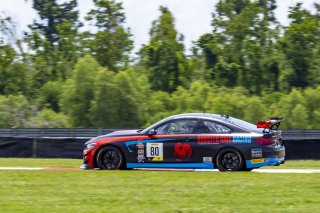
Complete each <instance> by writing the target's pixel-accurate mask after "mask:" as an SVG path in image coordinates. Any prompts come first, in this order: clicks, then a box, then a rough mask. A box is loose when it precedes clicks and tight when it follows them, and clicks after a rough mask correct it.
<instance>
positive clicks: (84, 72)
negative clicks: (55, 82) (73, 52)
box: [61, 55, 101, 127]
mask: <svg viewBox="0 0 320 213" xmlns="http://www.w3.org/2000/svg"><path fill="white" fill-rule="evenodd" d="M100 69H101V67H100V66H99V63H98V62H97V61H96V60H95V59H94V58H93V57H92V56H90V55H86V56H84V57H82V58H80V59H79V60H78V62H77V63H76V65H75V68H74V70H73V74H72V76H71V78H70V79H69V80H67V81H66V84H65V87H64V88H63V90H64V91H63V94H62V100H61V103H62V109H63V112H64V113H65V114H67V115H68V116H70V119H71V125H72V126H73V127H92V126H93V124H92V122H91V117H90V107H91V101H92V100H93V98H94V87H93V82H94V80H95V76H96V75H97V73H98V72H99V70H100Z"/></svg>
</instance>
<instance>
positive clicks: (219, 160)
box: [216, 148, 243, 172]
mask: <svg viewBox="0 0 320 213" xmlns="http://www.w3.org/2000/svg"><path fill="white" fill-rule="evenodd" d="M216 165H217V167H218V169H219V171H220V172H225V171H230V172H233V171H241V170H242V168H243V157H242V156H241V154H240V152H239V151H237V150H235V149H232V148H228V149H223V150H221V151H220V152H219V153H218V155H217V157H216Z"/></svg>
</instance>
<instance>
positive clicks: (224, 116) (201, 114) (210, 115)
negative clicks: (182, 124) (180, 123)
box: [166, 113, 230, 121]
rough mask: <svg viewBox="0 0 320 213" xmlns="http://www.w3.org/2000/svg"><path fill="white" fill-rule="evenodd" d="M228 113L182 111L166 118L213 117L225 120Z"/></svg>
mask: <svg viewBox="0 0 320 213" xmlns="http://www.w3.org/2000/svg"><path fill="white" fill-rule="evenodd" d="M229 117H230V116H229V115H218V114H209V113H184V114H178V115H172V116H170V117H167V118H166V119H178V118H213V119H216V120H221V121H225V120H226V119H228V118H229Z"/></svg>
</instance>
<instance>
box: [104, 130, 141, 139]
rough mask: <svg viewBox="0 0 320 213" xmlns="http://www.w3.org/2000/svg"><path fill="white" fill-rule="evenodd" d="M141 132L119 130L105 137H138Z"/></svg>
mask: <svg viewBox="0 0 320 213" xmlns="http://www.w3.org/2000/svg"><path fill="white" fill-rule="evenodd" d="M139 134H141V132H140V131H139V130H138V129H135V130H119V131H114V132H111V133H109V134H107V135H105V136H107V137H108V136H129V135H139Z"/></svg>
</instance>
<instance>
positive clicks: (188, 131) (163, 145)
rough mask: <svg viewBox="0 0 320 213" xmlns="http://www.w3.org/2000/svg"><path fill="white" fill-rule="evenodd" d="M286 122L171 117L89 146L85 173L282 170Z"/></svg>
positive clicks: (193, 115)
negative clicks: (282, 136) (159, 169)
mask: <svg viewBox="0 0 320 213" xmlns="http://www.w3.org/2000/svg"><path fill="white" fill-rule="evenodd" d="M283 120H284V119H283V118H272V119H271V120H269V121H263V122H258V124H257V125H253V124H251V123H248V122H246V121H243V120H240V119H236V118H233V117H230V116H228V115H217V114H207V113H189V114H180V115H174V116H171V117H168V118H165V119H163V120H161V121H159V122H157V123H155V124H153V125H151V126H150V127H148V128H146V129H144V130H123V131H115V132H112V133H110V134H107V135H103V136H98V137H96V138H93V139H91V140H89V141H88V142H86V144H85V146H86V147H85V149H84V151H83V154H84V156H83V159H84V165H83V166H82V168H84V169H94V168H100V169H130V168H177V169H179V168H188V169H214V168H217V169H219V170H220V171H250V170H252V169H253V168H259V167H262V166H271V165H272V166H278V165H280V164H282V163H284V161H285V147H284V144H283V142H282V138H281V130H278V128H279V125H280V123H281V122H282V121H283Z"/></svg>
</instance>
